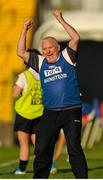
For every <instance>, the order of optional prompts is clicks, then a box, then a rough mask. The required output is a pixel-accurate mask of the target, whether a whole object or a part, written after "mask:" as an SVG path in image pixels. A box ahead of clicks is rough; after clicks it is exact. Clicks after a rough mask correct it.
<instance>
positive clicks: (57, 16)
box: [53, 10, 63, 22]
mask: <svg viewBox="0 0 103 180" xmlns="http://www.w3.org/2000/svg"><path fill="white" fill-rule="evenodd" d="M53 16H54V17H55V18H56V19H57V20H58V21H59V22H61V21H62V20H63V17H62V12H61V11H58V10H56V11H54V12H53Z"/></svg>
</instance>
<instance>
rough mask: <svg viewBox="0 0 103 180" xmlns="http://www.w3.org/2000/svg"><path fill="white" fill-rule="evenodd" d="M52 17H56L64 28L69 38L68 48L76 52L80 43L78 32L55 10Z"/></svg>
mask: <svg viewBox="0 0 103 180" xmlns="http://www.w3.org/2000/svg"><path fill="white" fill-rule="evenodd" d="M53 15H54V17H56V19H57V20H58V21H59V23H60V24H61V25H62V26H63V27H64V29H65V30H66V32H67V33H68V34H69V36H70V38H71V39H70V41H69V44H68V46H69V47H70V48H71V49H73V50H74V51H77V48H78V44H79V41H80V36H79V34H78V32H77V31H76V30H75V29H74V28H73V27H72V26H71V25H70V24H68V23H67V22H66V21H65V20H64V18H63V16H62V12H61V11H57V10H56V11H54V12H53Z"/></svg>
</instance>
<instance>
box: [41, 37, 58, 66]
mask: <svg viewBox="0 0 103 180" xmlns="http://www.w3.org/2000/svg"><path fill="white" fill-rule="evenodd" d="M59 51H60V46H59V44H58V43H57V42H56V41H55V40H53V39H52V38H48V39H44V40H43V41H42V52H43V56H44V57H45V58H46V59H47V60H48V62H49V63H55V62H56V61H57V58H58V56H59Z"/></svg>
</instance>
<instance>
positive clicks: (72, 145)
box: [63, 108, 88, 179]
mask: <svg viewBox="0 0 103 180" xmlns="http://www.w3.org/2000/svg"><path fill="white" fill-rule="evenodd" d="M65 116H66V117H65V118H67V119H68V122H66V123H65V125H64V127H63V130H64V134H65V137H66V141H67V148H68V153H69V160H70V164H71V167H72V170H73V173H74V175H75V177H76V178H80V179H81V178H88V173H87V171H88V170H87V163H86V159H85V156H84V153H83V150H82V148H81V127H82V123H81V116H82V114H81V108H77V109H71V110H68V112H67V113H66V112H65Z"/></svg>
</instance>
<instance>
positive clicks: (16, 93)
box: [13, 84, 23, 100]
mask: <svg viewBox="0 0 103 180" xmlns="http://www.w3.org/2000/svg"><path fill="white" fill-rule="evenodd" d="M22 90H23V89H22V88H21V87H20V86H18V85H16V84H15V85H14V87H13V99H14V100H16V99H18V98H19V97H20V95H21V93H22Z"/></svg>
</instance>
